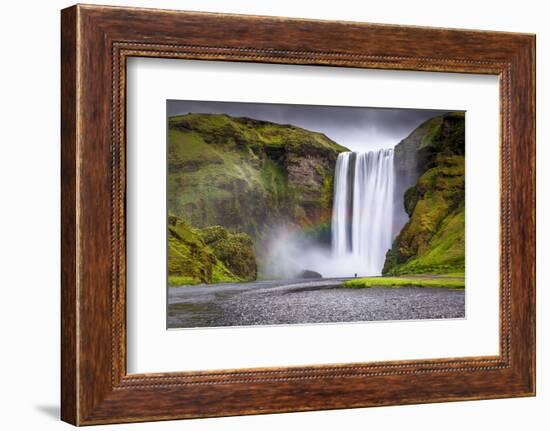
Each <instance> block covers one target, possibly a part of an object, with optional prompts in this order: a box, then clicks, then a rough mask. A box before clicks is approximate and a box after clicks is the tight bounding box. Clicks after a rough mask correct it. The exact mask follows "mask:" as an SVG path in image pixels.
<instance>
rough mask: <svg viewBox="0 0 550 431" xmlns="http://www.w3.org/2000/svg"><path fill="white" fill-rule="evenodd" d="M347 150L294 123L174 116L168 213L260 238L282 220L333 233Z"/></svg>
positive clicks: (171, 121)
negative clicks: (338, 176) (338, 174)
mask: <svg viewBox="0 0 550 431" xmlns="http://www.w3.org/2000/svg"><path fill="white" fill-rule="evenodd" d="M342 151H347V149H346V148H344V147H342V146H340V145H338V144H337V143H335V142H333V141H332V140H330V139H329V138H327V137H326V136H325V135H323V134H321V133H317V132H312V131H308V130H305V129H302V128H299V127H296V126H292V125H280V124H275V123H271V122H266V121H259V120H254V119H250V118H235V117H230V116H228V115H224V114H187V115H181V116H174V117H171V118H169V121H168V208H169V211H170V212H171V213H173V214H174V215H176V216H178V217H180V218H182V219H183V220H185V221H186V222H188V223H189V224H191V225H192V226H194V227H199V228H202V227H208V226H213V225H221V226H224V228H226V229H228V230H232V231H237V232H245V233H247V234H248V235H250V236H251V237H252V238H253V239H255V240H257V239H261V238H264V237H265V235H266V232H268V231H269V229H270V227H272V226H274V225H275V224H277V225H280V224H281V223H282V222H284V223H287V224H289V225H299V226H301V227H307V226H311V227H316V229H320V230H323V229H324V230H328V229H329V225H328V224H327V223H325V226H324V227H323V223H322V221H323V220H329V219H330V212H331V207H332V187H333V177H334V167H335V163H336V158H337V156H338V154H339V153H340V152H342ZM319 226H321V227H319ZM322 234H323V232H319V235H321V236H322ZM324 234H325V236H326V232H324Z"/></svg>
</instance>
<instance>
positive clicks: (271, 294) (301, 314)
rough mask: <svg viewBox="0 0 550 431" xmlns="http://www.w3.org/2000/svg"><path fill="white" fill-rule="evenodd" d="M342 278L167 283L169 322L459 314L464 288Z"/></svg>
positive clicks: (215, 323) (253, 322)
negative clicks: (360, 283)
mask: <svg viewBox="0 0 550 431" xmlns="http://www.w3.org/2000/svg"><path fill="white" fill-rule="evenodd" d="M345 280H346V279H319V280H304V279H300V280H284V281H280V280H279V281H257V282H252V283H224V284H213V285H212V284H211V285H199V286H185V287H171V288H169V289H168V328H198V327H219V326H250V325H281V324H282V325H285V324H297V323H298V324H299V323H335V322H361V321H377V320H417V319H453V318H464V316H465V306H464V290H451V289H443V288H409V287H406V288H404V287H403V288H370V289H348V288H343V287H342V282H343V281H345Z"/></svg>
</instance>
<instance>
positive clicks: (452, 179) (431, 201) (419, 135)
mask: <svg viewBox="0 0 550 431" xmlns="http://www.w3.org/2000/svg"><path fill="white" fill-rule="evenodd" d="M395 155H396V171H397V173H398V174H397V175H399V173H400V172H401V173H403V172H405V173H408V175H409V177H408V178H409V180H410V179H414V177H415V176H416V179H414V181H415V183H414V185H412V186H410V184H409V187H408V188H406V189H405V190H404V191H403V192H402V193H401V194H400V196H403V201H402V202H401V205H402V206H403V209H404V211H405V212H406V214H408V216H409V217H410V218H409V220H408V221H407V223H406V224H405V225H404V226H403V228H402V229H401V231H400V232H399V234H398V235H397V237H396V239H395V241H394V243H393V246H392V249H391V250H389V251H388V253H387V255H386V261H385V264H384V269H383V271H382V272H383V274H391V275H394V274H412V273H447V272H463V271H464V227H465V226H464V215H465V214H464V212H465V211H464V199H465V195H464V186H465V176H464V114H463V113H452V114H446V115H443V116H440V117H436V118H433V119H431V120H428V121H427V122H425V123H424V124H422V125H421V126H420V127H419V128H418V129H416V130H415V131H414V132H413V133H412V134H411V135H410V136H409V137H407V138H406V139H405V140H404V141H402V142H401V143H400V144H399V145H397V147H396V149H395ZM413 171H414V172H416V173H414V172H413ZM406 175H407V174H405V176H406ZM405 186H406V185H402V188H404V187H405Z"/></svg>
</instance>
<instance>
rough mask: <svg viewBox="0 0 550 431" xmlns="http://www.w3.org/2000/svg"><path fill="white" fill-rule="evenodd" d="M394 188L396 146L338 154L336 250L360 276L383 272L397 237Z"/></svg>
mask: <svg viewBox="0 0 550 431" xmlns="http://www.w3.org/2000/svg"><path fill="white" fill-rule="evenodd" d="M393 189H394V173H393V149H382V150H377V151H368V152H345V153H341V154H340V155H339V156H338V159H337V160H336V171H335V175H334V203H333V209H332V253H333V255H334V256H335V257H336V258H339V259H342V258H345V259H347V260H348V262H347V263H348V264H347V265H346V267H347V268H350V269H352V270H353V271H354V273H357V274H358V275H380V274H381V273H382V267H383V266H384V260H385V257H386V252H387V251H388V249H389V248H391V243H392V239H393V238H392V225H393V223H392V221H393ZM350 264H351V265H350ZM353 275H354V274H349V276H353Z"/></svg>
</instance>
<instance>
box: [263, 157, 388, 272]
mask: <svg viewBox="0 0 550 431" xmlns="http://www.w3.org/2000/svg"><path fill="white" fill-rule="evenodd" d="M393 166H394V163H393V149H381V150H375V151H367V152H351V151H349V152H344V153H341V154H340V155H339V156H338V159H337V161H336V167H335V174H334V190H333V207H332V216H331V223H330V226H331V234H330V244H320V243H319V242H318V241H316V240H315V239H314V238H311V236H309V235H308V232H307V230H302V229H299V228H297V227H295V226H290V225H282V226H279V227H277V228H276V229H275V230H274V231H273V232H272V235H271V239H270V240H269V244H268V250H270V251H269V255H268V257H267V259H266V260H265V264H264V268H261V271H262V272H263V273H264V275H265V276H266V277H267V278H296V277H300V274H303V271H306V270H307V271H315V272H317V273H319V274H320V275H321V276H322V277H324V278H330V277H354V276H378V275H381V273H382V268H383V266H384V261H385V257H386V253H387V251H388V250H389V249H390V248H391V244H392V240H393V233H394V231H395V228H394V181H395V178H394V169H393Z"/></svg>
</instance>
